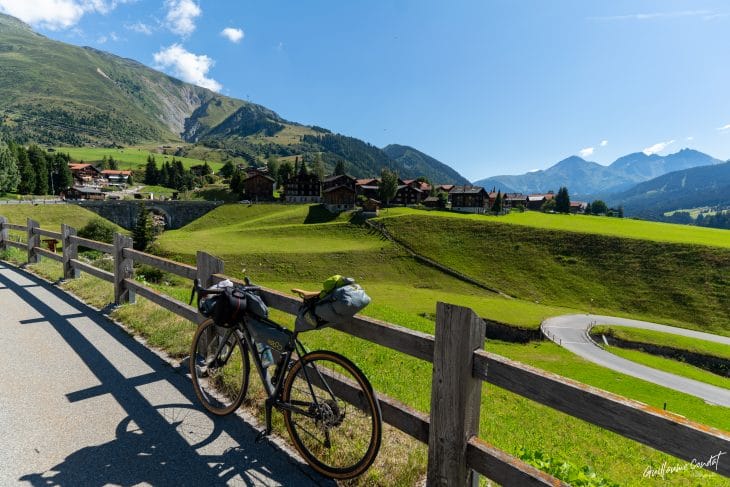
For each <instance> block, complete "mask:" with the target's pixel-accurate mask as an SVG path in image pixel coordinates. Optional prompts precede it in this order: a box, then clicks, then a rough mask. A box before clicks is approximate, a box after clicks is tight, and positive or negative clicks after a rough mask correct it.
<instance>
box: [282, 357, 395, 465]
mask: <svg viewBox="0 0 730 487" xmlns="http://www.w3.org/2000/svg"><path fill="white" fill-rule="evenodd" d="M282 400H283V402H284V408H283V409H284V423H285V424H286V427H287V430H288V431H289V435H290V436H291V439H292V441H293V442H294V446H295V447H296V449H297V450H298V451H299V453H300V454H301V455H302V457H304V459H305V460H306V461H307V463H309V464H310V465H311V466H312V467H313V468H314V469H315V470H317V471H318V472H319V473H321V474H323V475H326V476H328V477H331V478H335V479H351V478H354V477H357V476H358V475H360V474H362V473H363V472H365V470H367V469H368V468H369V467H370V465H372V463H373V461H374V460H375V457H376V455H377V454H378V450H379V449H380V440H381V436H382V429H383V428H382V419H381V414H380V404H379V403H378V400H377V398H376V397H375V394H374V393H373V389H372V387H371V386H370V383H369V382H368V380H367V378H366V377H365V376H364V375H363V373H362V372H361V371H360V369H358V368H357V366H355V364H353V363H352V362H351V361H350V360H348V359H346V358H345V357H343V356H342V355H339V354H337V353H334V352H328V351H317V352H310V353H308V354H306V355H304V356H303V357H302V358H300V359H299V360H298V361H297V362H295V363H294V365H293V366H292V368H291V370H290V371H289V374H288V375H287V377H286V382H285V383H284V390H283V392H282Z"/></svg>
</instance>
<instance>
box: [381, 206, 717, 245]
mask: <svg viewBox="0 0 730 487" xmlns="http://www.w3.org/2000/svg"><path fill="white" fill-rule="evenodd" d="M429 213H430V214H432V215H434V216H440V217H445V218H456V219H459V220H472V221H479V222H501V223H509V224H512V225H521V226H526V227H532V228H540V229H544V230H560V231H564V232H578V233H589V234H594V235H605V236H611V237H621V238H632V239H638V240H649V241H653V242H669V243H683V244H691V245H707V246H711V247H723V248H730V232H728V231H727V230H721V229H716V228H705V227H695V226H688V225H673V224H669V223H660V222H650V221H646V220H633V219H629V218H609V217H602V216H585V215H561V214H547V213H541V212H537V211H526V212H524V213H519V212H513V213H510V214H508V215H504V216H499V217H496V216H491V215H488V216H485V215H467V214H460V213H452V212H447V211H432V212H429ZM423 214H424V211H423V210H417V209H412V208H391V209H389V210H387V211H385V212H381V218H393V217H399V216H407V215H423Z"/></svg>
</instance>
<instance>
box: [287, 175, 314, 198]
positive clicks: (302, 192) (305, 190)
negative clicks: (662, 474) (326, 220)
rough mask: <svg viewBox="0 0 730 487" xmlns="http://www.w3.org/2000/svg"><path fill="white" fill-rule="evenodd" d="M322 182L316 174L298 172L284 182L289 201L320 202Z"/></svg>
mask: <svg viewBox="0 0 730 487" xmlns="http://www.w3.org/2000/svg"><path fill="white" fill-rule="evenodd" d="M321 193H322V183H321V181H320V180H319V176H317V175H316V174H314V173H313V174H296V175H294V176H292V177H291V178H289V179H288V180H287V181H286V182H285V183H284V195H285V198H286V202H287V203H319V202H320V200H321Z"/></svg>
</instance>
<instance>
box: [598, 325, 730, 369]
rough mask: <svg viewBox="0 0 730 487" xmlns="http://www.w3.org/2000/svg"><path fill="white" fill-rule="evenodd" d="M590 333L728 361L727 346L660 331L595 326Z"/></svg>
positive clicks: (729, 354) (728, 348) (729, 356)
mask: <svg viewBox="0 0 730 487" xmlns="http://www.w3.org/2000/svg"><path fill="white" fill-rule="evenodd" d="M591 333H597V334H606V335H609V336H612V337H616V338H618V339H620V340H627V341H631V342H640V343H647V344H649V345H659V346H664V347H671V348H676V349H677V350H687V351H688V352H694V353H699V354H702V355H710V356H712V357H719V358H723V359H726V360H730V346H728V345H724V344H722V343H715V342H710V341H707V340H699V339H697V338H690V337H685V336H681V335H674V334H672V333H662V332H660V331H654V330H644V329H641V328H631V327H628V326H617V325H599V326H595V327H593V328H592V329H591Z"/></svg>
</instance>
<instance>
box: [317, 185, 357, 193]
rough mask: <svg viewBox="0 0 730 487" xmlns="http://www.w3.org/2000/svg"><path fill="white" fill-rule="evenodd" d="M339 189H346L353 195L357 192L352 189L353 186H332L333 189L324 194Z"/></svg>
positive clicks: (325, 191)
mask: <svg viewBox="0 0 730 487" xmlns="http://www.w3.org/2000/svg"><path fill="white" fill-rule="evenodd" d="M338 189H345V190H347V191H350V192H352V193H354V192H355V190H354V189H352V186H347V185H346V184H340V185H339V186H332V187H331V188H327V189H325V190H324V191H323V193H331V192H333V191H337V190H338Z"/></svg>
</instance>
